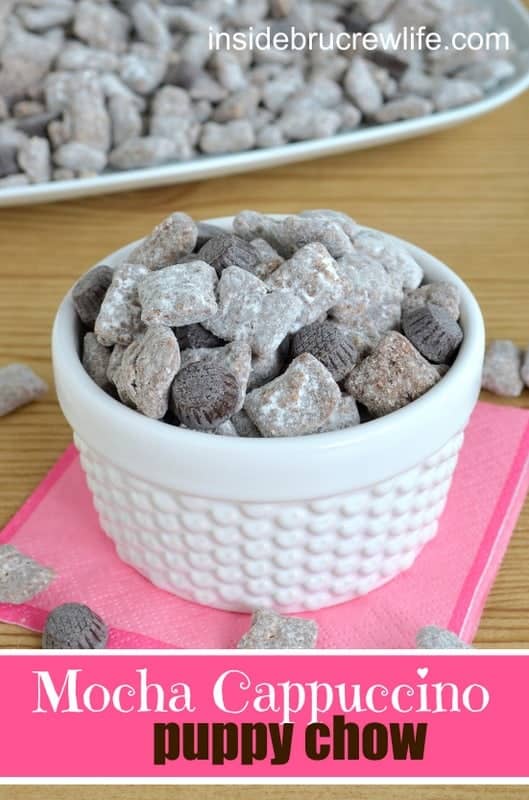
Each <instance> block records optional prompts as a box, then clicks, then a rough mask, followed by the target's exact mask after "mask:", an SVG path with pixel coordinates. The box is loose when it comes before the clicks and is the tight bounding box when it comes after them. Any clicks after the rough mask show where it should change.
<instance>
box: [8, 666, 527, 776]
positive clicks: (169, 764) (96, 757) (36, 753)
mask: <svg viewBox="0 0 529 800" xmlns="http://www.w3.org/2000/svg"><path fill="white" fill-rule="evenodd" d="M528 675H529V653H528V654H523V653H519V654H509V655H501V656H500V655H499V654H494V655H493V654H491V653H478V652H473V651H470V652H461V653H458V654H457V655H447V654H444V655H436V654H432V653H427V654H424V653H411V654H410V653H402V654H398V655H397V654H380V653H378V654H373V653H372V652H370V653H353V654H349V653H348V654H342V653H334V654H331V653H326V654H325V655H321V654H310V655H308V654H295V655H293V654H285V653H283V654H279V653H270V652H269V653H268V654H266V655H263V654H249V653H244V654H243V653H240V652H231V651H230V652H229V653H226V652H223V653H218V652H215V653H212V652H209V653H204V652H201V653H200V654H196V653H195V652H191V653H185V652H178V653H170V652H169V653H168V652H167V651H164V652H163V654H162V653H153V652H152V651H150V652H145V653H141V652H137V653H134V654H132V653H130V652H128V653H115V654H114V653H108V652H107V653H104V654H96V653H89V654H82V655H81V654H78V653H70V654H62V653H60V654H59V653H30V654H22V653H20V654H19V653H13V654H9V655H5V656H0V715H1V747H0V777H1V778H21V777H25V778H56V777H63V778H95V777H100V778H123V777H131V778H165V779H172V778H180V779H182V780H183V781H185V779H189V778H212V779H219V778H222V779H226V778H245V779H254V778H267V779H268V778H269V779H282V778H324V777H328V778H330V779H332V778H351V779H354V778H359V777H366V778H525V777H528V776H529V758H528V738H527V733H526V725H527V719H529V681H528V680H527V678H528Z"/></svg>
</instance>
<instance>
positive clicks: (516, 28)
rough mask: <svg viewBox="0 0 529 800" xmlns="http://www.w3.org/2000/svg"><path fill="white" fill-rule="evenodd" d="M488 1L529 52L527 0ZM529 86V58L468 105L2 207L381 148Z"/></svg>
mask: <svg viewBox="0 0 529 800" xmlns="http://www.w3.org/2000/svg"><path fill="white" fill-rule="evenodd" d="M483 5H488V6H489V7H492V8H493V9H494V13H495V17H496V19H497V22H498V26H497V27H498V29H503V28H508V29H509V31H510V33H511V37H512V39H513V41H514V42H515V44H516V46H517V48H519V49H520V50H522V51H523V50H526V51H528V52H529V10H528V9H527V8H526V7H525V6H524V5H523V3H522V0H483ZM528 88H529V59H526V64H525V66H524V67H523V68H521V69H520V70H519V72H518V73H517V74H516V75H515V76H514V77H513V78H511V79H510V80H508V81H505V82H504V83H503V84H501V86H500V87H499V88H498V89H496V90H495V91H493V92H490V93H489V94H488V95H487V96H486V97H485V98H483V99H482V100H480V101H479V102H477V103H472V104H470V105H467V106H464V107H462V108H457V109H453V110H450V111H444V112H440V113H435V114H431V115H429V116H427V117H421V118H419V119H413V120H407V121H405V122H396V123H391V124H388V125H380V126H375V127H373V126H371V127H367V126H366V127H365V128H362V127H361V128H359V129H358V130H355V131H352V132H351V133H342V134H338V135H336V136H331V137H328V138H326V139H313V140H311V141H307V142H297V143H293V144H287V145H284V146H282V147H272V148H268V149H265V150H251V151H248V152H244V153H236V154H230V155H223V156H199V157H197V158H195V159H193V160H191V161H188V162H184V163H181V162H180V163H177V162H174V163H170V164H164V165H162V166H158V167H149V168H145V169H135V170H128V171H126V172H111V173H104V174H102V175H98V176H97V177H95V178H82V179H76V180H67V181H52V182H50V183H41V184H35V185H34V186H22V187H11V188H7V189H0V207H1V206H14V205H27V204H30V203H47V202H51V201H54V200H67V199H70V198H75V197H89V196H91V195H97V194H106V193H111V192H124V191H129V190H130V189H145V188H147V187H149V186H163V185H168V184H172V183H184V182H189V181H198V180H204V179H205V178H218V177H221V176H223V175H230V174H234V173H237V172H249V171H251V170H257V169H263V168H265V167H277V166H280V165H282V164H290V163H294V162H296V161H305V160H310V159H313V158H318V157H320V156H327V155H335V154H337V153H344V152H348V151H353V150H362V149H365V148H368V147H377V146H379V145H383V144H389V143H391V142H398V141H401V140H403V139H411V138H413V137H416V136H423V135H426V134H428V133H434V132H436V131H440V130H443V129H445V128H450V127H453V126H455V125H460V124H461V123H463V122H467V121H468V120H472V119H475V118H476V117H480V116H482V115H484V114H488V113H489V112H491V111H494V110H495V109H496V108H499V107H500V106H502V105H504V104H505V103H508V102H509V101H511V100H513V99H514V98H515V97H518V96H519V95H521V94H522V93H523V92H524V91H526V90H527V89H528Z"/></svg>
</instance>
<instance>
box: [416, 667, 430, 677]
mask: <svg viewBox="0 0 529 800" xmlns="http://www.w3.org/2000/svg"><path fill="white" fill-rule="evenodd" d="M417 675H418V676H419V678H426V676H427V675H428V667H419V669H418V670H417Z"/></svg>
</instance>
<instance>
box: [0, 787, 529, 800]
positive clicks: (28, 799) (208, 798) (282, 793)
mask: <svg viewBox="0 0 529 800" xmlns="http://www.w3.org/2000/svg"><path fill="white" fill-rule="evenodd" d="M322 797H325V798H326V800H488V799H489V798H492V797H495V798H501V800H522V798H523V800H526V798H529V787H525V786H355V787H354V788H353V787H348V786H325V787H322V786H288V787H287V786H179V787H176V786H149V787H145V786H0V800H147V798H148V800H321V798H322Z"/></svg>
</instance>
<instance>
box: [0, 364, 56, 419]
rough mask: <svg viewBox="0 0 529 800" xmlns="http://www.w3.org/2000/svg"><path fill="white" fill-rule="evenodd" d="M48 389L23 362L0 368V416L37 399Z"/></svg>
mask: <svg viewBox="0 0 529 800" xmlns="http://www.w3.org/2000/svg"><path fill="white" fill-rule="evenodd" d="M47 391H48V386H47V384H46V383H45V382H44V381H43V380H42V378H39V376H38V375H36V374H35V373H34V372H33V370H32V369H30V367H27V366H26V365H25V364H8V365H7V366H6V367H1V368H0V417H4V416H6V415H7V414H10V413H11V412H12V411H15V410H16V409H17V408H20V407H21V406H25V405H27V404H28V403H32V402H33V400H38V399H39V397H42V396H43V395H44V394H45V393H46V392H47Z"/></svg>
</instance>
